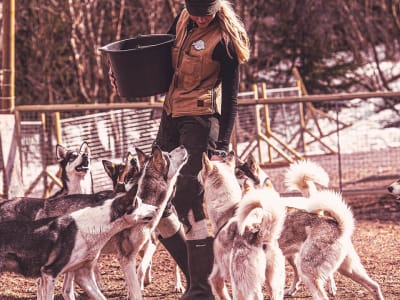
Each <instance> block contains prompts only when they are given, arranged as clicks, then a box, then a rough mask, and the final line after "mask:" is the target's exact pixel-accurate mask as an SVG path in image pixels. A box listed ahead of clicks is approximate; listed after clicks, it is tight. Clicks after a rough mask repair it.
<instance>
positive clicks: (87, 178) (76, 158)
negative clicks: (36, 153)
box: [52, 142, 93, 197]
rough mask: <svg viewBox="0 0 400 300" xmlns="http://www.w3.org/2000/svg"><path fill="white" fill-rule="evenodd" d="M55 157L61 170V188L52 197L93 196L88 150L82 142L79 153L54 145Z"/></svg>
mask: <svg viewBox="0 0 400 300" xmlns="http://www.w3.org/2000/svg"><path fill="white" fill-rule="evenodd" d="M56 157H57V161H58V163H59V165H60V169H61V181H62V188H61V190H59V191H58V192H57V193H55V194H54V195H53V196H52V197H57V196H61V195H70V194H93V178H92V173H91V156H90V148H89V145H88V143H87V142H83V143H82V144H81V146H80V148H79V151H76V150H70V149H66V148H65V147H64V146H62V145H60V144H57V145H56Z"/></svg>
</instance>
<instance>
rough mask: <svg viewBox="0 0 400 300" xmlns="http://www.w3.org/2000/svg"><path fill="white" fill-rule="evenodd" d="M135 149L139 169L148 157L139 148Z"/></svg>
mask: <svg viewBox="0 0 400 300" xmlns="http://www.w3.org/2000/svg"><path fill="white" fill-rule="evenodd" d="M135 151H136V155H137V157H138V160H139V167H140V169H142V168H143V166H144V164H145V162H146V161H147V160H148V158H149V157H148V156H147V155H146V154H145V153H144V152H143V151H142V150H140V149H139V148H135Z"/></svg>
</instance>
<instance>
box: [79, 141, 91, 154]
mask: <svg viewBox="0 0 400 300" xmlns="http://www.w3.org/2000/svg"><path fill="white" fill-rule="evenodd" d="M79 153H85V154H87V155H90V148H89V144H88V143H87V142H83V143H82V145H81V147H80V149H79Z"/></svg>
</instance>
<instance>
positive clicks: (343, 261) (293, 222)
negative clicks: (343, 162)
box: [249, 172, 384, 300]
mask: <svg viewBox="0 0 400 300" xmlns="http://www.w3.org/2000/svg"><path fill="white" fill-rule="evenodd" d="M293 173H296V174H298V173H297V172H293ZM293 173H292V174H293ZM306 177H307V178H308V179H309V178H310V176H306ZM249 178H250V177H249ZM307 181H308V182H311V181H310V180H307ZM292 182H295V181H292ZM298 182H299V183H301V181H298ZM295 186H296V185H294V186H293V187H295ZM301 190H303V191H306V192H307V189H306V188H305V187H304V185H302V186H299V187H298V191H301ZM312 190H314V191H313V192H310V191H311V189H310V190H308V193H309V194H310V197H308V198H305V199H306V201H303V203H302V204H301V207H302V208H303V209H301V208H295V207H291V208H288V210H287V216H286V221H285V223H284V228H283V231H282V234H281V237H280V238H279V246H280V248H281V249H282V251H283V254H284V255H285V257H286V258H294V261H293V263H294V264H295V270H297V271H298V272H299V274H298V275H299V277H300V279H301V281H302V282H304V284H305V285H306V286H307V287H308V288H309V289H310V291H311V293H312V296H313V298H314V299H324V300H325V299H326V300H327V299H328V296H327V295H326V292H325V289H324V283H325V281H326V280H327V279H328V278H330V277H332V275H333V273H334V272H336V271H339V272H340V273H341V274H342V275H345V276H346V277H349V278H350V279H352V280H353V281H355V282H357V283H359V284H361V285H362V286H363V287H365V288H366V289H367V290H368V291H369V292H370V293H371V295H372V296H373V298H374V299H375V300H383V299H384V297H383V295H382V291H381V289H380V287H379V285H378V283H376V282H375V281H373V280H372V279H371V278H370V277H369V276H368V274H367V272H366V270H365V268H364V266H363V265H362V263H361V260H360V257H359V256H358V254H357V252H356V250H355V248H354V245H353V243H352V241H351V236H352V233H353V230H354V216H353V214H352V212H351V209H350V208H349V207H348V206H347V204H346V203H345V202H344V200H343V198H342V196H341V195H340V194H339V193H336V192H334V191H331V190H321V191H319V190H317V189H316V188H315V189H314V188H312ZM281 199H283V201H284V198H283V197H281ZM293 286H296V283H294V285H292V289H293ZM293 290H296V289H293ZM289 292H290V291H289Z"/></svg>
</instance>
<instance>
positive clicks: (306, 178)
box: [285, 160, 337, 296]
mask: <svg viewBox="0 0 400 300" xmlns="http://www.w3.org/2000/svg"><path fill="white" fill-rule="evenodd" d="M285 184H286V188H287V190H288V191H298V192H300V193H301V194H302V195H303V196H304V197H310V196H311V195H313V194H315V192H316V191H317V190H318V189H317V186H320V187H323V188H327V187H328V184H329V175H328V173H327V172H326V171H325V170H324V169H323V168H322V167H321V166H320V165H319V164H317V163H315V162H312V161H310V160H299V161H297V162H294V163H291V164H290V166H289V169H288V170H287V171H286V174H285ZM292 206H294V205H292ZM319 213H321V214H323V211H320V212H319ZM294 260H295V258H294V257H288V262H289V264H290V265H291V266H292V268H293V270H294V278H293V282H292V285H291V287H290V288H289V289H287V290H286V291H285V294H286V295H288V296H293V295H294V294H295V293H296V292H297V291H298V290H299V287H300V278H299V274H298V272H297V269H296V264H295V262H294ZM328 288H329V293H330V294H331V295H333V296H335V295H336V291H337V287H336V283H335V279H334V278H333V274H332V276H330V277H329V279H328Z"/></svg>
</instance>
